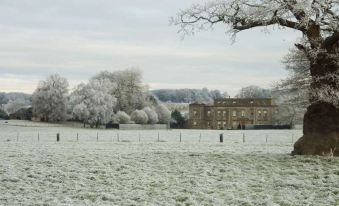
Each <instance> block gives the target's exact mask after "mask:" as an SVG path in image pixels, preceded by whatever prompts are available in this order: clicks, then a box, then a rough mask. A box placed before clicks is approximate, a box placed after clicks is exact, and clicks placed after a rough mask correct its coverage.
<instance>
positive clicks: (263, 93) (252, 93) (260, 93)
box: [235, 85, 271, 98]
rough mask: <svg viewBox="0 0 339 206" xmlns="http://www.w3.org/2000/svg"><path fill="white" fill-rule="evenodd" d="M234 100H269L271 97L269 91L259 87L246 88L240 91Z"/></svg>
mask: <svg viewBox="0 0 339 206" xmlns="http://www.w3.org/2000/svg"><path fill="white" fill-rule="evenodd" d="M235 97H236V98H269V97H271V91H270V90H268V89H263V88H261V87H259V86H254V85H251V86H247V87H243V88H241V89H240V91H239V92H238V94H237V95H236V96H235Z"/></svg>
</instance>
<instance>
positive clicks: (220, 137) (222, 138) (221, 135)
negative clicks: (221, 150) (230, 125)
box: [219, 133, 224, 143]
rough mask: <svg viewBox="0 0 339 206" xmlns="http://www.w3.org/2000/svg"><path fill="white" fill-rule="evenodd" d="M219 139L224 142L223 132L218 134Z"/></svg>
mask: <svg viewBox="0 0 339 206" xmlns="http://www.w3.org/2000/svg"><path fill="white" fill-rule="evenodd" d="M219 141H220V143H223V142H224V134H222V133H221V134H220V135H219Z"/></svg>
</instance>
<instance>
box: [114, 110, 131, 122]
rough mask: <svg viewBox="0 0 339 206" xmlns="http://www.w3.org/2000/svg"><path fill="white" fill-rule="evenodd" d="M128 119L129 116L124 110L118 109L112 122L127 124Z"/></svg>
mask: <svg viewBox="0 0 339 206" xmlns="http://www.w3.org/2000/svg"><path fill="white" fill-rule="evenodd" d="M130 120H131V118H130V116H129V115H128V114H126V112H124V111H118V112H117V113H116V114H115V115H114V117H113V122H114V123H118V124H127V123H129V122H130Z"/></svg>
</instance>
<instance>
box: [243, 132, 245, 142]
mask: <svg viewBox="0 0 339 206" xmlns="http://www.w3.org/2000/svg"><path fill="white" fill-rule="evenodd" d="M242 143H245V133H243V134H242Z"/></svg>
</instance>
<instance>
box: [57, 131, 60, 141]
mask: <svg viewBox="0 0 339 206" xmlns="http://www.w3.org/2000/svg"><path fill="white" fill-rule="evenodd" d="M59 141H60V133H57V142H59Z"/></svg>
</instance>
